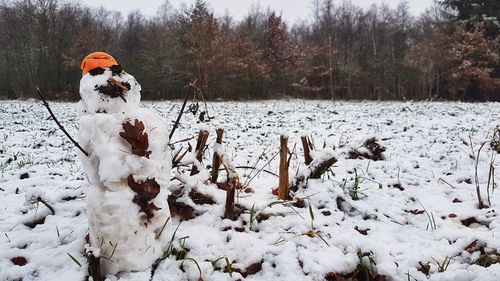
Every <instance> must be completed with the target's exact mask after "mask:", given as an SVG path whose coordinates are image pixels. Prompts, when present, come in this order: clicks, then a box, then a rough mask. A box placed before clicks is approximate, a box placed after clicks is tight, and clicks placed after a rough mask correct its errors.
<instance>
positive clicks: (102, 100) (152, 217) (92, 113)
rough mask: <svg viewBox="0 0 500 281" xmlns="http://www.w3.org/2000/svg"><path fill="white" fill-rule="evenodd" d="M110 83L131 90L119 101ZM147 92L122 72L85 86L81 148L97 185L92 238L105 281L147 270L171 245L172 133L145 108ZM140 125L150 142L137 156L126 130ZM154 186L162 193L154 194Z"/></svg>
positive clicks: (91, 194) (90, 199)
mask: <svg viewBox="0 0 500 281" xmlns="http://www.w3.org/2000/svg"><path fill="white" fill-rule="evenodd" d="M110 79H112V80H113V83H115V84H116V83H120V85H122V86H125V87H126V89H125V90H124V91H123V92H121V93H120V94H119V95H114V94H113V95H111V96H110V95H109V94H103V93H102V92H106V89H107V88H106V87H113V85H111V86H110V81H111V80H110ZM107 90H109V88H108V89H107ZM140 90H141V87H140V85H139V84H138V83H137V82H136V80H135V79H134V77H133V76H131V75H129V74H127V73H125V72H123V71H121V69H119V71H117V70H116V69H113V71H112V70H110V69H109V68H105V69H104V71H103V72H99V73H97V74H96V73H87V74H85V75H84V76H83V77H82V80H81V82H80V95H81V97H82V100H81V101H80V103H79V110H80V112H81V117H80V132H79V142H80V144H81V145H82V147H83V148H84V150H85V151H87V152H88V153H89V156H88V157H86V156H83V155H82V156H81V160H82V163H83V168H84V170H85V172H86V173H87V177H88V180H89V182H90V185H89V186H88V188H87V190H86V197H87V207H88V211H87V215H88V218H89V238H90V244H91V247H92V249H94V252H98V254H99V256H100V257H101V259H100V260H101V271H102V274H103V275H106V274H116V273H118V272H120V271H143V270H146V269H147V268H148V267H149V266H151V265H152V264H153V263H154V261H155V260H156V259H158V258H159V257H161V255H162V253H163V250H164V248H165V247H166V245H167V243H168V241H169V238H170V237H169V236H168V235H169V230H170V227H169V221H170V219H169V218H170V212H169V207H168V203H167V197H168V190H167V187H168V182H169V177H170V169H171V167H170V165H171V159H170V151H169V148H168V130H167V125H166V124H165V122H164V121H162V120H161V119H159V118H158V117H156V115H155V114H154V113H153V112H151V111H150V110H148V109H142V108H139V102H140ZM139 123H142V124H143V126H144V128H143V130H141V134H147V138H146V144H147V145H146V150H147V153H143V154H141V153H137V152H136V151H135V152H134V150H133V148H134V147H133V145H131V144H130V142H128V141H127V140H126V139H125V138H124V137H123V136H122V134H123V133H124V131H125V129H126V126H127V125H125V124H128V126H129V127H130V126H134V125H138V124H139ZM143 143H144V142H143ZM146 150H145V151H146ZM147 184H149V185H147ZM151 186H153V187H155V188H156V189H157V190H156V192H153V194H151ZM140 188H143V189H145V192H142V191H141V190H138V189H140ZM153 189H154V188H153ZM148 192H149V193H148ZM148 194H149V195H148ZM145 195H147V196H145Z"/></svg>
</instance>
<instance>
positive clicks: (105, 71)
mask: <svg viewBox="0 0 500 281" xmlns="http://www.w3.org/2000/svg"><path fill="white" fill-rule="evenodd" d="M80 96H81V98H82V103H83V106H84V111H85V112H86V113H90V114H92V113H117V112H126V111H129V110H134V109H136V108H137V107H138V106H139V102H140V100H141V85H139V83H137V81H136V80H135V78H134V77H133V76H132V75H130V74H128V73H126V72H124V71H122V69H121V67H120V66H119V65H115V66H112V67H110V68H95V69H92V70H90V71H89V72H88V73H87V74H85V75H84V76H83V77H82V79H81V80H80Z"/></svg>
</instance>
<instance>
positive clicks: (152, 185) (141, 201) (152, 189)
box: [127, 175, 161, 221]
mask: <svg viewBox="0 0 500 281" xmlns="http://www.w3.org/2000/svg"><path fill="white" fill-rule="evenodd" d="M127 181H128V186H129V187H130V188H131V189H132V190H133V191H134V192H135V193H137V194H136V195H135V196H134V199H133V200H132V202H134V203H135V204H137V205H139V207H140V209H141V212H144V213H145V214H146V218H147V220H148V221H149V220H151V218H152V217H153V216H154V214H153V211H157V210H160V209H161V208H158V207H157V206H156V205H155V204H154V203H150V202H149V201H150V200H152V199H154V198H155V197H156V196H157V195H158V193H160V185H159V184H158V183H157V182H156V180H155V179H147V180H145V181H143V182H140V183H138V182H136V181H135V180H134V177H133V176H132V175H130V176H128V178H127Z"/></svg>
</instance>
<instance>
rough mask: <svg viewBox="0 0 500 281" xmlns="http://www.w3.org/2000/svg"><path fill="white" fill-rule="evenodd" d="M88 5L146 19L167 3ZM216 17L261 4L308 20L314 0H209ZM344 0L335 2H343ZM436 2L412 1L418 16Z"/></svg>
mask: <svg viewBox="0 0 500 281" xmlns="http://www.w3.org/2000/svg"><path fill="white" fill-rule="evenodd" d="M83 2H84V3H86V4H88V5H89V6H92V7H100V6H104V8H106V9H108V10H115V11H119V12H121V13H122V15H126V14H127V13H128V12H130V11H134V10H140V11H141V13H142V14H144V15H146V16H152V15H155V13H156V9H157V8H158V6H160V5H161V4H162V3H164V2H165V0H141V1H137V0H105V1H102V0H83ZM169 2H170V3H171V4H172V6H173V7H174V8H179V7H180V6H181V5H182V4H183V3H184V4H186V5H187V6H190V5H191V4H192V3H194V2H195V0H184V1H182V0H170V1H169ZM206 2H207V3H208V4H209V5H210V7H211V8H212V9H213V11H214V12H215V14H216V15H223V14H224V13H225V12H226V11H227V12H229V14H231V15H232V16H233V17H234V18H235V19H238V20H239V19H242V18H243V17H244V16H245V15H246V14H247V12H248V10H249V9H250V7H251V6H252V5H253V4H255V3H258V4H260V6H262V7H264V8H265V7H271V8H272V9H273V10H275V11H277V12H278V13H279V12H281V13H282V15H283V17H284V18H285V19H286V20H287V21H288V22H294V21H295V20H297V19H307V18H308V17H309V16H310V14H311V2H312V1H311V0H267V1H266V0H207V1H206ZM339 2H340V0H334V3H339ZM352 2H353V3H355V4H356V5H359V6H361V7H364V8H367V7H369V6H370V5H372V4H381V3H386V4H388V5H389V6H391V7H396V6H397V5H398V3H399V2H400V0H352ZM432 2H433V0H409V1H408V3H409V5H410V11H411V12H412V13H413V14H414V15H419V14H421V13H422V12H424V11H425V9H426V8H427V7H430V6H431V5H432Z"/></svg>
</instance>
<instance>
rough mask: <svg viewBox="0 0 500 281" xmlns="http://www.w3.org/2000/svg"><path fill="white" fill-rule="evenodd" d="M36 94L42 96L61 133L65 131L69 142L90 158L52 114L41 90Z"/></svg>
mask: <svg viewBox="0 0 500 281" xmlns="http://www.w3.org/2000/svg"><path fill="white" fill-rule="evenodd" d="M36 92H37V93H38V96H40V98H41V99H42V102H43V105H44V106H45V108H47V110H48V111H49V114H50V116H51V117H52V120H54V122H56V124H57V126H59V129H61V131H63V133H64V134H65V135H66V136H67V137H68V138H69V140H70V141H71V142H72V143H73V144H74V145H75V146H76V147H77V148H78V149H79V150H80V151H81V152H82V153H83V154H84V155H85V156H87V157H88V156H89V154H88V153H87V151H85V150H84V149H83V148H82V147H81V146H80V144H79V143H78V142H77V141H75V140H74V139H73V138H72V137H71V135H70V134H69V133H68V132H67V131H66V129H64V127H63V126H62V125H61V123H59V120H57V118H56V116H55V115H54V113H53V112H52V109H50V106H49V104H48V103H47V101H46V100H45V98H44V97H43V95H42V92H41V91H40V88H38V87H37V88H36Z"/></svg>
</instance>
